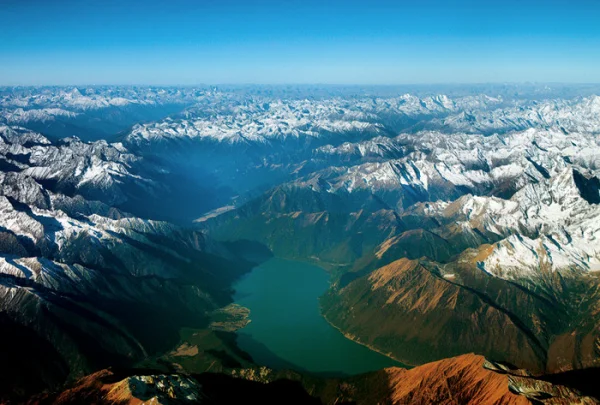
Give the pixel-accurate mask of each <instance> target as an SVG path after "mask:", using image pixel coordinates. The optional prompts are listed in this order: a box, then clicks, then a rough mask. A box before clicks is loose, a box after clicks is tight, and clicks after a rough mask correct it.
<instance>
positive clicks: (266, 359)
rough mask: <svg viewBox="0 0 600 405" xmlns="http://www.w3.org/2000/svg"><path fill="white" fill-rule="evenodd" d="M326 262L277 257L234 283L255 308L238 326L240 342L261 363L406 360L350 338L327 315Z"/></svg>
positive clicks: (314, 366)
mask: <svg viewBox="0 0 600 405" xmlns="http://www.w3.org/2000/svg"><path fill="white" fill-rule="evenodd" d="M328 279H329V276H328V274H327V273H326V272H325V271H324V270H323V269H321V268H319V267H316V266H313V265H310V264H307V263H302V262H294V261H289V260H283V259H278V258H274V259H271V260H269V261H267V262H265V263H263V264H261V265H260V266H258V267H256V268H255V269H253V270H252V271H251V272H250V273H248V274H247V275H246V276H244V277H243V278H242V279H240V280H239V281H238V282H237V283H236V284H235V286H234V288H235V291H236V293H235V296H234V300H235V303H236V304H239V305H242V306H244V307H247V308H249V309H250V320H251V322H250V324H248V326H246V327H245V328H243V329H240V330H238V331H237V334H238V345H239V347H240V348H241V349H242V350H244V351H246V352H247V353H249V354H250V355H251V356H252V358H253V359H254V361H255V362H256V363H258V364H260V365H264V366H268V367H271V368H275V369H293V370H297V371H304V372H310V373H319V374H321V373H322V374H327V375H353V374H360V373H364V372H367V371H374V370H379V369H381V368H384V367H391V366H401V364H400V363H398V362H396V361H394V360H392V359H390V358H389V357H386V356H384V355H382V354H379V353H377V352H374V351H372V350H370V349H369V348H367V347H365V346H363V345H360V344H358V343H355V342H353V341H352V340H350V339H347V338H346V337H345V336H344V335H343V334H342V333H341V332H340V331H338V330H337V329H335V328H334V327H333V326H331V325H330V324H329V323H327V321H325V319H324V318H323V317H322V316H321V313H320V310H319V297H320V296H321V295H323V293H325V291H326V290H327V288H328V287H329V281H328Z"/></svg>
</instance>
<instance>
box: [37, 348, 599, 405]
mask: <svg viewBox="0 0 600 405" xmlns="http://www.w3.org/2000/svg"><path fill="white" fill-rule="evenodd" d="M139 371H142V370H139ZM302 387H303V388H302ZM308 393H310V395H309V394H308ZM83 402H86V403H91V402H93V403H97V404H141V403H143V404H191V403H206V404H233V403H247V402H251V403H263V404H279V403H290V404H319V403H320V404H327V405H329V404H331V405H334V404H357V405H370V404H398V405H400V404H443V405H500V404H501V405H513V404H514V405H525V404H531V403H534V404H547V405H563V404H564V405H566V404H574V403H577V404H581V405H593V404H598V403H600V401H598V400H597V399H595V398H593V397H589V396H586V395H584V394H582V393H580V392H578V391H577V390H574V389H571V388H568V387H566V386H563V385H560V384H557V383H550V382H548V381H544V380H541V379H538V378H535V377H531V376H530V374H529V372H528V371H526V370H519V369H512V368H508V367H506V366H504V365H502V364H498V363H493V362H490V361H487V360H486V359H485V358H484V357H482V356H478V355H474V354H466V355H462V356H458V357H453V358H449V359H444V360H440V361H436V362H433V363H428V364H424V365H422V366H419V367H415V368H413V369H410V370H406V369H401V368H396V367H394V368H388V369H384V370H380V371H376V372H372V373H367V374H364V375H360V376H355V377H350V378H345V379H323V378H316V377H310V376H301V375H298V374H297V373H290V372H285V371H274V370H268V369H265V368H260V369H258V370H251V369H245V370H237V371H236V372H235V377H226V376H223V375H222V376H218V375H215V374H199V375H195V376H193V377H192V376H183V375H179V374H170V375H155V374H140V373H139V372H136V370H130V371H129V373H125V374H124V373H123V372H114V371H111V370H102V371H99V372H97V373H94V374H92V375H90V376H87V377H85V378H83V379H81V380H79V381H78V382H77V383H76V384H74V385H73V386H72V387H71V388H69V389H67V390H65V391H63V392H61V393H56V394H46V395H41V396H39V397H37V398H36V399H34V400H32V401H30V404H32V405H33V404H36V405H43V404H49V403H52V404H60V405H66V404H77V403H83Z"/></svg>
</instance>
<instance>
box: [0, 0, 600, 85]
mask: <svg viewBox="0 0 600 405" xmlns="http://www.w3.org/2000/svg"><path fill="white" fill-rule="evenodd" d="M124 3H125V4H124ZM0 21H2V24H0V84H8V85H12V84H200V83H274V84H277V83H333V84H412V83H473V82H477V83H479V82H524V81H535V82H549V81H552V82H579V83H581V82H600V1H599V0H594V1H584V0H571V1H562V0H560V1H559V0H546V1H537V0H531V1H527V0H521V1H513V0H505V1H495V0H488V1H486V0H479V1H471V0H445V1H441V0H422V1H402V0H396V1H378V0H372V1H354V0H347V1H326V0H321V1H313V0H304V1H297V0H289V1H285V0H279V1H271V0H261V1H252V0H245V1H238V0H218V1H217V0H206V1H203V0H198V1H191V0H168V1H155V0H145V1H141V0H129V1H125V0H121V1H117V0H102V1H100V0H0Z"/></svg>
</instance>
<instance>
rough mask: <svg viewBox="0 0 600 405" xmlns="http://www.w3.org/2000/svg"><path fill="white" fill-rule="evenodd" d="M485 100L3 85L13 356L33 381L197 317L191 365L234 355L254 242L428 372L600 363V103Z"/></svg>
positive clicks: (334, 313)
mask: <svg viewBox="0 0 600 405" xmlns="http://www.w3.org/2000/svg"><path fill="white" fill-rule="evenodd" d="M446 90H448V91H446ZM485 90H486V91H482V90H480V88H478V87H477V88H468V89H467V88H464V89H461V90H457V89H454V90H453V89H450V88H443V89H436V91H432V89H430V88H428V89H425V90H421V91H418V92H414V93H409V94H406V93H405V92H392V91H391V90H390V89H362V90H357V89H353V88H350V89H347V88H343V89H334V88H312V87H309V88H302V87H286V88H281V89H277V88H270V87H248V88H235V87H229V88H228V87H221V88H160V87H118V86H116V87H112V86H104V87H77V88H59V87H42V88H14V89H11V88H4V89H0V122H1V125H0V325H3V330H9V331H13V332H14V333H12V332H11V333H12V334H6V336H4V337H3V339H4V340H5V341H6V344H0V348H2V347H16V348H17V349H18V351H19V352H21V353H25V352H26V349H27V348H29V350H32V354H31V356H26V358H24V359H21V358H18V357H15V358H14V359H13V358H12V357H11V360H10V362H11V364H12V365H13V366H14V367H18V366H19V364H21V363H19V361H21V360H23V361H24V363H23V364H25V369H29V370H34V371H28V372H29V373H30V374H28V376H30V378H29V381H30V382H31V381H40V384H39V386H35V387H33V388H32V387H24V386H23V389H26V388H27V389H32V390H33V391H35V390H37V391H40V390H42V389H44V388H47V387H56V386H59V385H60V384H62V383H63V382H64V381H66V379H67V378H70V377H75V376H80V375H81V374H82V373H86V372H91V371H95V370H98V369H100V368H103V367H108V366H110V365H123V366H130V365H132V364H134V363H136V362H137V361H143V360H148V359H150V358H152V356H153V355H155V354H157V353H159V352H161V351H163V352H164V351H169V350H171V349H172V348H173V346H174V345H175V344H177V343H178V342H179V340H180V339H181V338H182V337H181V336H182V334H184V333H188V332H187V329H186V331H182V329H181V328H182V327H183V326H190V325H192V327H194V328H196V327H197V328H196V329H195V330H200V331H203V332H201V333H200V332H199V333H198V334H193V336H194V339H196V338H197V339H200V340H201V339H204V337H202V338H201V336H205V337H206V336H207V337H206V340H203V341H202V342H203V343H198V347H197V348H198V353H197V354H194V355H190V359H194V361H195V360H197V359H198V357H195V356H200V357H201V360H199V363H202V362H206V363H207V364H211V363H213V362H218V363H219V364H220V365H219V367H221V366H222V367H224V368H226V367H225V366H223V365H222V364H233V363H235V361H237V360H235V361H232V359H230V358H228V357H227V356H228V355H227V354H226V353H237V354H235V356H238V357H239V358H241V357H243V356H241V357H240V355H239V353H238V349H237V346H235V342H234V341H230V340H231V339H229V338H225V337H223V336H221V335H218V334H217V335H218V336H217V335H214V334H211V333H213V332H206V331H207V330H208V329H206V328H207V327H208V326H207V325H208V317H209V316H210V313H211V311H213V310H215V309H217V308H218V307H220V306H223V305H226V304H228V303H229V302H230V301H231V285H232V282H233V280H234V279H235V277H237V276H239V275H240V274H241V273H243V272H244V271H246V270H248V269H249V268H250V267H251V266H252V265H251V264H250V263H248V262H247V261H246V260H245V259H243V258H242V256H244V255H245V254H246V253H248V251H252V253H253V254H255V253H256V252H261V254H262V253H264V255H265V257H266V256H269V255H270V254H271V253H273V254H275V255H277V256H281V257H284V258H290V259H299V260H305V261H312V262H315V263H317V264H319V265H321V266H322V267H324V268H326V269H327V270H329V271H330V273H331V279H332V283H331V288H330V290H329V291H328V292H327V293H326V294H325V296H324V297H323V301H322V304H323V312H324V315H325V316H326V317H327V319H328V320H329V321H330V322H331V323H333V324H334V325H335V326H337V327H339V328H340V329H341V330H342V331H343V332H344V333H346V334H347V335H348V336H349V337H351V338H353V339H355V340H357V341H359V342H361V343H364V344H366V345H368V346H370V347H374V348H376V349H378V350H380V351H381V352H383V353H388V354H389V355H391V356H393V357H395V358H397V359H399V360H402V361H407V362H408V363H412V364H417V363H422V362H424V361H430V360H438V359H440V358H443V357H448V356H455V355H458V354H462V353H465V352H470V351H477V352H478V353H481V354H484V355H486V356H487V357H489V358H492V359H494V360H501V361H507V362H509V363H513V364H515V365H517V366H519V367H526V368H529V369H531V370H533V371H535V372H539V373H542V372H555V371H563V370H569V369H577V368H582V367H590V366H598V365H599V364H600V355H598V350H597V348H598V347H600V332H598V325H600V316H599V315H598V314H600V299H599V298H598V297H600V282H598V277H597V275H598V270H600V248H599V243H598V241H599V240H600V239H599V238H600V138H599V136H598V133H599V131H600V120H599V117H600V101H599V100H600V97H598V96H595V95H593V94H592V93H593V90H594V89H593V88H590V89H588V88H585V91H584V90H581V89H580V90H578V91H575V90H568V89H567V90H565V89H562V88H561V89H559V90H553V89H550V88H547V87H543V88H534V89H533V90H532V89H531V88H529V87H527V86H525V87H523V88H521V87H518V86H513V87H511V86H509V85H507V86H505V88H495V87H493V86H490V87H489V88H488V87H485ZM488 90H489V91H488ZM196 218H202V220H201V221H197V222H192V220H194V219H196ZM148 313H151V314H153V316H152V317H148V316H142V315H143V314H146V315H147V314H148ZM157 323H160V324H161V331H157V330H154V329H156V328H155V326H156V324H157ZM163 329H164V330H163ZM205 332H206V335H204V334H203V333H205ZM180 333H181V334H180ZM500 334H503V335H504V336H506V339H504V340H499V339H497V336H498V335H500ZM215 336H216V337H215ZM221 338H222V340H219V339H221ZM215 339H216V340H219V342H220V343H218V345H221V346H218V347H216V346H214V345H216V343H215ZM3 342H4V341H3ZM207 342H208V343H207ZM202 344H206V345H208V346H206V351H204V349H205V348H204V347H203V346H202ZM211 345H213V346H211ZM224 347H225V349H224ZM224 353H225V354H224ZM202 356H207V357H202ZM211 356H212V357H211ZM235 356H234V357H235ZM238 357H235V358H238ZM40 359H41V360H40ZM207 359H210V360H207ZM38 360H39V361H38ZM152 360H155V359H154V358H153V359H152ZM244 361H249V360H248V359H246V360H244ZM221 363H222V364H221ZM202 364H204V363H202ZM210 367H212V365H210ZM227 367H228V366H227ZM24 373H25V371H24ZM11 381H12V380H11ZM34 385H35V384H34ZM1 387H2V385H1V384H0V388H1ZM0 394H1V392H0ZM0 398H2V396H1V395H0Z"/></svg>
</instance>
